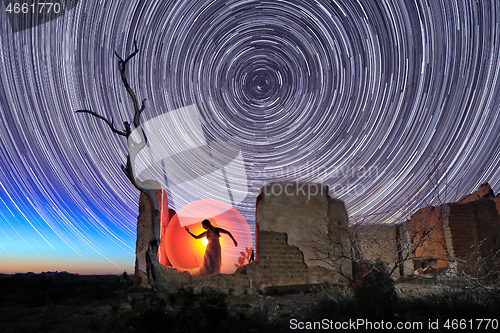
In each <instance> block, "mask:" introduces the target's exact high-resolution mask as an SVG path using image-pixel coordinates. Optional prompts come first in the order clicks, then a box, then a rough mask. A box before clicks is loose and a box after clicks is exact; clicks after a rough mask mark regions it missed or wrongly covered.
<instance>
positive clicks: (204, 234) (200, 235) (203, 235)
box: [184, 227, 207, 239]
mask: <svg viewBox="0 0 500 333" xmlns="http://www.w3.org/2000/svg"><path fill="white" fill-rule="evenodd" d="M184 228H185V229H186V231H187V232H189V234H190V235H191V236H193V238H195V239H200V238H203V237H205V236H206V235H207V232H206V231H205V232H202V233H201V234H199V235H198V236H196V235H195V234H192V233H191V231H189V229H188V227H184Z"/></svg>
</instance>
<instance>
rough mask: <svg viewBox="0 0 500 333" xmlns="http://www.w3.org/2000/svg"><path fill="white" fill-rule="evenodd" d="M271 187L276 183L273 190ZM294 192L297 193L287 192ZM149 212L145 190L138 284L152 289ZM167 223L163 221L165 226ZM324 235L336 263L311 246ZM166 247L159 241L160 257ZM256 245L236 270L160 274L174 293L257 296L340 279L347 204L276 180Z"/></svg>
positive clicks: (263, 201) (264, 199) (316, 188)
mask: <svg viewBox="0 0 500 333" xmlns="http://www.w3.org/2000/svg"><path fill="white" fill-rule="evenodd" d="M276 184H277V185H276ZM272 186H275V187H274V192H273V191H272V190H271V189H272ZM278 188H282V189H283V190H284V189H285V188H286V190H287V192H286V193H285V192H284V191H282V192H281V193H279V192H278V190H277V189H278ZM290 193H293V195H288V194H290ZM162 195H163V196H164V192H158V193H157V197H158V198H161V197H162ZM159 202H162V201H159ZM163 203H164V205H163V210H165V209H167V211H168V206H165V205H166V200H165V198H163ZM165 207H166V208H165ZM150 210H151V203H150V201H149V199H148V198H147V196H146V195H144V194H141V197H140V204H139V217H138V229H137V235H138V237H137V247H136V257H137V258H136V274H137V276H138V280H137V283H136V286H140V287H149V284H148V283H147V277H146V274H145V272H146V269H145V258H144V257H145V251H146V248H145V247H146V246H147V244H148V241H149V237H150V235H151V227H150V226H151V211H150ZM166 224H167V223H165V221H163V223H162V225H163V226H164V227H165V226H166ZM311 231H314V232H312V233H311ZM162 232H164V230H162ZM318 235H319V236H321V237H318ZM323 237H328V240H329V241H331V244H333V246H332V247H331V248H330V252H331V254H332V255H333V257H334V258H335V259H337V260H335V261H334V262H330V263H333V264H334V265H333V266H331V265H329V264H328V262H326V263H325V262H323V261H319V260H316V259H317V257H316V254H315V253H314V251H312V250H311V245H315V246H319V245H324V241H325V239H323ZM162 248H163V246H162V245H161V244H160V251H159V255H160V257H161V256H162V255H163V254H162ZM256 248H257V249H256V260H255V261H254V262H252V263H250V264H248V265H246V266H244V267H242V268H239V269H238V270H237V271H236V272H235V273H233V274H213V275H201V276H199V275H193V276H192V275H190V274H188V273H181V272H177V271H176V270H175V269H172V268H165V267H164V266H162V272H161V274H162V276H163V280H164V281H165V285H166V287H167V288H168V289H171V290H172V291H173V290H176V289H178V288H186V287H192V288H195V289H196V288H204V287H211V288H214V289H218V290H221V291H223V292H226V293H231V294H237V293H246V294H252V293H255V292H256V290H257V289H259V290H263V289H264V288H266V287H272V286H291V285H303V284H315V283H323V282H330V283H339V282H344V281H346V278H345V277H350V276H351V271H352V267H351V261H350V259H349V258H350V257H351V253H350V249H351V247H350V241H349V229H348V218H347V212H346V210H345V207H344V203H343V202H342V201H340V200H337V199H333V198H330V197H329V194H328V188H325V187H323V186H322V185H320V184H297V183H273V184H269V185H268V186H266V187H264V188H263V189H262V190H261V194H260V195H259V197H258V198H257V207H256ZM333 257H332V258H333ZM160 259H161V258H160Z"/></svg>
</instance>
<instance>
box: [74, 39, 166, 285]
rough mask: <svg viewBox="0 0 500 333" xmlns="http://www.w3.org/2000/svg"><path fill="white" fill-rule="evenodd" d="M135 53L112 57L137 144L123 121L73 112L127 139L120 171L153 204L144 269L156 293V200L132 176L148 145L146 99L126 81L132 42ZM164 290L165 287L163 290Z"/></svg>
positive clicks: (157, 218) (158, 227)
mask: <svg viewBox="0 0 500 333" xmlns="http://www.w3.org/2000/svg"><path fill="white" fill-rule="evenodd" d="M134 48H135V50H134V52H132V53H131V54H130V55H128V56H127V57H126V58H125V59H122V58H121V57H120V56H119V55H118V53H117V52H116V51H115V55H116V57H117V58H118V69H119V71H120V75H121V79H122V82H123V85H124V86H125V89H126V90H127V92H128V94H129V96H130V98H131V100H132V104H133V107H134V118H133V124H134V127H135V129H136V131H137V133H138V134H139V138H140V141H139V142H136V141H135V140H134V139H133V138H132V137H131V134H132V131H131V128H130V123H129V122H127V121H125V122H124V123H123V125H124V129H123V130H119V129H117V128H116V127H115V124H114V121H113V119H112V120H111V121H109V120H108V119H107V118H105V117H103V116H101V115H99V114H98V113H96V112H94V111H91V110H78V111H76V113H87V114H90V115H92V116H94V117H96V118H98V119H101V120H103V121H104V122H105V123H106V124H107V125H108V126H109V128H110V129H111V131H112V132H113V133H116V134H118V135H120V136H123V137H125V138H127V146H128V154H127V163H126V165H121V169H122V171H123V172H124V173H125V175H126V176H127V178H128V179H129V181H130V182H131V183H132V185H134V187H135V188H137V189H138V190H139V191H140V192H141V193H145V194H146V195H147V196H148V197H149V199H150V200H151V203H152V205H153V212H152V214H153V219H152V226H151V230H153V233H152V235H151V237H150V240H149V247H148V250H147V252H146V265H147V266H146V267H147V269H146V270H147V272H146V275H147V277H148V282H149V284H150V285H151V287H152V288H153V289H154V290H155V291H156V292H158V289H159V288H160V287H161V285H162V283H161V274H160V271H161V268H160V263H159V260H158V255H157V254H158V247H159V245H160V210H159V206H158V200H157V198H156V195H155V192H154V190H153V189H152V188H151V186H148V184H146V183H144V182H142V181H140V180H139V179H137V178H136V176H135V159H136V156H137V154H138V153H139V152H140V151H141V150H142V149H143V148H144V147H145V146H146V144H147V137H146V134H145V133H144V131H143V129H142V126H141V114H142V112H143V111H144V108H145V105H144V102H145V101H146V99H143V100H142V102H141V105H140V107H139V102H138V100H137V96H136V94H135V92H134V91H133V90H132V88H131V87H130V85H129V84H128V81H127V76H126V65H127V63H128V61H129V60H131V59H132V58H133V57H134V56H135V55H137V53H138V52H139V49H138V48H137V42H136V41H134ZM162 289H164V288H162Z"/></svg>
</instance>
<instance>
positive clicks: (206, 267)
mask: <svg viewBox="0 0 500 333" xmlns="http://www.w3.org/2000/svg"><path fill="white" fill-rule="evenodd" d="M201 225H202V226H203V229H205V230H206V231H205V232H203V233H201V234H199V235H198V236H196V235H193V234H192V233H191V232H190V231H189V229H188V227H185V228H186V231H187V232H189V234H190V235H191V236H193V238H195V239H200V238H203V237H205V236H206V237H207V239H208V244H207V248H206V249H205V256H204V257H203V265H201V267H200V270H199V271H198V274H214V273H220V268H221V248H220V242H219V237H220V234H221V233H222V234H227V235H229V237H231V239H232V240H233V242H234V246H238V242H236V240H235V239H234V237H233V235H231V233H230V232H229V231H227V230H224V229H222V228H217V227H214V226H213V225H212V224H211V223H210V221H209V220H203V222H201Z"/></svg>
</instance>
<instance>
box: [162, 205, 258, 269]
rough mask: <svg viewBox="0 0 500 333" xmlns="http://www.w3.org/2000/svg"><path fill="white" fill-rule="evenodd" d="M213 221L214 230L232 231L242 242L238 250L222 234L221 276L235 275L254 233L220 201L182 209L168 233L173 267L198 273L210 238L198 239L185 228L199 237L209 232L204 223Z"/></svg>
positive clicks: (236, 213)
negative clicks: (215, 228)
mask: <svg viewBox="0 0 500 333" xmlns="http://www.w3.org/2000/svg"><path fill="white" fill-rule="evenodd" d="M204 219H209V220H210V222H211V223H212V225H213V226H214V227H220V228H223V229H225V230H227V231H229V232H230V233H231V234H232V235H233V237H234V238H235V239H236V241H237V242H238V247H235V246H234V243H233V241H232V240H231V238H230V237H229V236H228V235H225V234H221V236H220V239H219V240H220V244H221V249H222V268H221V273H226V274H231V273H234V272H235V271H236V268H237V267H236V266H235V264H237V263H238V258H239V257H240V256H241V254H240V252H241V251H244V250H245V247H252V246H253V241H252V233H251V231H250V227H249V226H248V223H247V222H246V220H245V219H244V218H243V216H242V215H241V214H240V213H239V212H238V211H237V210H236V209H235V208H233V207H232V206H230V205H228V204H226V203H224V202H221V201H217V200H212V199H205V200H198V201H195V202H192V203H190V204H187V205H186V206H184V207H182V208H181V209H180V210H179V211H178V212H177V214H175V215H174V216H173V217H172V219H171V220H170V222H169V224H168V227H167V230H166V232H165V239H164V240H162V241H164V242H165V248H166V253H167V257H168V260H169V261H170V263H171V264H172V266H173V267H176V268H180V269H186V270H189V271H191V272H192V273H195V272H196V271H197V270H198V268H199V267H200V266H201V265H202V263H203V256H204V254H205V248H206V245H207V243H208V240H207V238H206V237H203V238H202V239H194V238H193V237H191V236H190V235H189V234H188V232H187V231H186V230H185V229H184V227H185V226H188V228H189V231H191V232H192V233H193V234H195V235H199V234H201V233H202V232H204V231H205V229H203V228H202V226H201V221H203V220H204Z"/></svg>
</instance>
